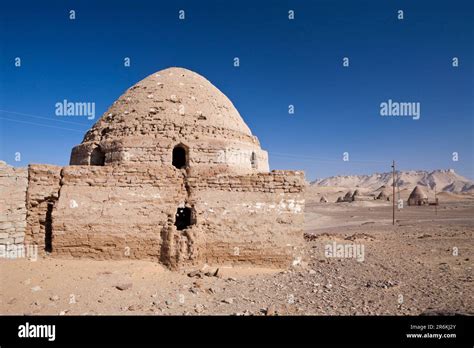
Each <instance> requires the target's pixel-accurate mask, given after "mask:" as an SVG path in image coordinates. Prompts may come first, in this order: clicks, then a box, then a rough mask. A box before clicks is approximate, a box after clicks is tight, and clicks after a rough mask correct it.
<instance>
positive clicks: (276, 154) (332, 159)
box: [270, 152, 387, 164]
mask: <svg viewBox="0 0 474 348" xmlns="http://www.w3.org/2000/svg"><path fill="white" fill-rule="evenodd" d="M270 155H271V156H272V157H290V158H298V159H308V160H316V161H319V162H341V160H339V159H334V158H321V157H314V156H306V155H294V154H284V153H278V152H271V153H270ZM347 162H349V163H374V164H387V162H386V161H376V160H350V161H347Z"/></svg>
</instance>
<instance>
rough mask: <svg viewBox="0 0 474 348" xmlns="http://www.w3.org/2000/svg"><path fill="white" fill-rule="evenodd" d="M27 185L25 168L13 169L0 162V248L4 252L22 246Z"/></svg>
mask: <svg viewBox="0 0 474 348" xmlns="http://www.w3.org/2000/svg"><path fill="white" fill-rule="evenodd" d="M27 185H28V172H27V170H26V168H14V167H12V166H9V165H7V164H6V163H5V162H3V161H0V246H1V247H2V248H4V249H5V250H11V249H12V248H13V246H15V245H22V244H23V241H24V237H25V228H26V205H25V198H26V188H27Z"/></svg>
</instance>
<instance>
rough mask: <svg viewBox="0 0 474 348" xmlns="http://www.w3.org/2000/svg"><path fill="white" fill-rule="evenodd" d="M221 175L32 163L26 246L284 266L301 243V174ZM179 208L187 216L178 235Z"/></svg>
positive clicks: (216, 171) (172, 262) (174, 264)
mask: <svg viewBox="0 0 474 348" xmlns="http://www.w3.org/2000/svg"><path fill="white" fill-rule="evenodd" d="M222 170H223V169H222V168H218V167H216V168H213V169H212V170H205V169H203V168H199V169H188V170H179V169H176V168H174V167H173V166H146V165H141V166H132V165H120V166H67V167H63V168H61V167H56V166H46V165H31V166H30V167H29V188H28V195H27V207H28V215H27V222H28V224H27V238H28V239H29V240H30V241H31V243H34V244H37V245H39V246H40V249H42V250H46V251H50V252H51V253H52V255H55V256H63V257H78V258H80V257H86V258H94V259H151V260H155V261H158V262H161V263H163V264H165V265H167V266H169V267H170V268H179V267H181V266H188V265H202V264H204V263H208V264H236V263H240V264H242V263H248V264H252V265H265V266H275V267H287V266H289V265H290V264H291V262H292V261H293V260H295V259H297V258H298V256H299V247H300V243H302V241H303V237H302V234H303V231H302V228H303V210H304V196H303V192H304V188H305V180H304V174H303V173H302V172H289V171H273V172H271V173H258V174H257V173H256V174H249V175H236V174H228V173H227V174H225V173H223V171H222ZM179 207H180V208H181V207H188V208H190V210H191V212H192V218H191V220H192V224H191V225H190V226H188V228H186V229H184V230H177V228H176V226H175V220H176V213H177V209H178V208H179Z"/></svg>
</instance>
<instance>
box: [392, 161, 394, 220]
mask: <svg viewBox="0 0 474 348" xmlns="http://www.w3.org/2000/svg"><path fill="white" fill-rule="evenodd" d="M392 177H393V184H392V186H393V194H392V225H395V161H392Z"/></svg>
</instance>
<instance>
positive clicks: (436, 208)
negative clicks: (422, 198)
mask: <svg viewBox="0 0 474 348" xmlns="http://www.w3.org/2000/svg"><path fill="white" fill-rule="evenodd" d="M435 215H438V198H437V197H436V186H435Z"/></svg>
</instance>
